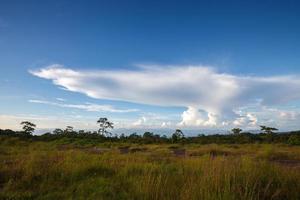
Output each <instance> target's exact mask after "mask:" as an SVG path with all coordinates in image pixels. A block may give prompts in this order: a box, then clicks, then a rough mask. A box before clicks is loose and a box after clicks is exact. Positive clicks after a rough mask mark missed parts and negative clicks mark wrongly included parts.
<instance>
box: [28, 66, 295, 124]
mask: <svg viewBox="0 0 300 200" xmlns="http://www.w3.org/2000/svg"><path fill="white" fill-rule="evenodd" d="M30 73H31V74H33V75H35V76H37V77H40V78H44V79H49V80H52V81H53V83H54V84H55V85H58V86H59V87H61V88H63V89H65V90H69V91H73V92H80V93H83V94H86V95H87V96H89V97H93V98H97V99H110V100H122V101H128V102H135V103H142V104H150V105H160V106H181V107H186V108H187V110H186V111H185V112H184V113H183V114H182V121H181V122H180V125H182V126H217V125H219V124H224V123H227V122H226V120H228V119H233V120H237V121H236V122H235V124H236V125H238V124H242V123H247V124H252V125H254V124H255V123H257V119H255V116H254V115H251V114H245V115H244V116H240V115H238V114H237V113H236V112H234V110H235V109H237V108H239V107H242V106H245V105H248V104H251V103H253V102H259V104H260V105H264V106H275V105H282V104H285V103H289V102H291V101H294V100H299V99H300V77H299V76H295V75H293V76H291V75H287V76H269V77H257V76H237V75H231V74H225V73H219V72H217V71H215V70H214V69H213V68H211V67H206V66H142V67H140V68H138V69H137V70H98V71H86V70H73V69H69V68H66V67H64V66H62V65H51V66H48V67H46V68H41V69H39V70H32V71H30ZM85 107H86V106H85ZM87 107H88V106H87Z"/></svg>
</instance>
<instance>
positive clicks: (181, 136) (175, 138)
mask: <svg viewBox="0 0 300 200" xmlns="http://www.w3.org/2000/svg"><path fill="white" fill-rule="evenodd" d="M183 139H184V134H183V132H182V131H181V130H180V129H176V131H175V133H173V135H172V142H173V143H176V142H179V141H181V140H183Z"/></svg>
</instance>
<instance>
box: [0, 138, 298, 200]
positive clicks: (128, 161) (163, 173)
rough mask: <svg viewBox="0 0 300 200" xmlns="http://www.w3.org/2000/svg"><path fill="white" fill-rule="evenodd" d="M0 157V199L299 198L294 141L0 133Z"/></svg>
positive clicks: (159, 199) (296, 155)
mask: <svg viewBox="0 0 300 200" xmlns="http://www.w3.org/2000/svg"><path fill="white" fill-rule="evenodd" d="M124 146H129V149H128V152H127V151H123V153H122V152H121V153H120V149H119V147H124ZM125 149H126V148H125ZM174 149H185V150H186V152H185V155H182V154H180V155H179V154H178V155H176V154H174V153H173V151H174ZM0 162H1V164H0V199H116V200H117V199H118V200H120V199H137V200H140V199H151V200H152V199H157V200H164V199H168V200H176V199H184V200H190V199H205V200H206V199H208V200H209V199H243V200H246V199H300V192H299V191H300V147H295V146H288V145H283V144H282V145H280V144H243V145H229V144H228V145H215V144H210V145H198V144H189V145H185V146H182V145H172V144H159V145H155V144H151V145H138V144H120V143H99V144H93V145H86V144H81V143H80V141H76V142H74V141H73V142H70V141H67V140H57V141H51V142H37V141H30V140H21V139H18V138H16V137H6V136H1V137H0Z"/></svg>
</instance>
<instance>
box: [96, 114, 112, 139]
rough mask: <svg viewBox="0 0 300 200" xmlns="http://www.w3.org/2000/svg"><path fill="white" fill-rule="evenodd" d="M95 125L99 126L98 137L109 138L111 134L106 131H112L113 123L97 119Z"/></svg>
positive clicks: (105, 119)
mask: <svg viewBox="0 0 300 200" xmlns="http://www.w3.org/2000/svg"><path fill="white" fill-rule="evenodd" d="M97 124H99V126H100V128H99V130H98V133H99V134H100V135H104V136H106V137H110V136H111V135H112V134H111V132H108V131H107V129H110V128H111V129H113V128H114V123H112V122H110V121H108V119H107V118H106V117H104V118H99V119H98V121H97Z"/></svg>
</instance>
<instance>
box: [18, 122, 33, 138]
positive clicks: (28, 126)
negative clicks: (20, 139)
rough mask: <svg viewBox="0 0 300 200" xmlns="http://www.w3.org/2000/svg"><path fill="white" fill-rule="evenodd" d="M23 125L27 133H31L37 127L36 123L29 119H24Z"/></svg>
mask: <svg viewBox="0 0 300 200" xmlns="http://www.w3.org/2000/svg"><path fill="white" fill-rule="evenodd" d="M21 125H23V127H22V129H23V132H24V133H25V134H26V135H31V134H32V133H33V131H34V130H35V127H36V125H35V124H34V123H31V122H29V121H23V122H21Z"/></svg>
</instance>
